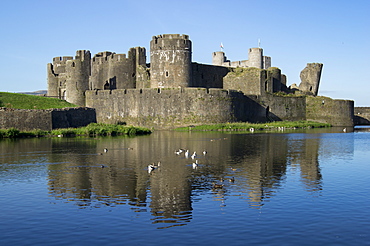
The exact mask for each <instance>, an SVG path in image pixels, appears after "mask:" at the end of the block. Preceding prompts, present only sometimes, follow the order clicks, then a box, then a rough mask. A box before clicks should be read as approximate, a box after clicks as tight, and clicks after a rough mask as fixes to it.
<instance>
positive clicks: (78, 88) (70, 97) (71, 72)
mask: <svg viewBox="0 0 370 246" xmlns="http://www.w3.org/2000/svg"><path fill="white" fill-rule="evenodd" d="M90 63H91V54H90V51H86V50H78V51H77V52H76V57H75V59H74V60H68V61H67V62H66V100H67V102H70V103H73V104H76V105H78V106H85V91H87V90H88V89H89V76H90V74H91V66H90Z"/></svg>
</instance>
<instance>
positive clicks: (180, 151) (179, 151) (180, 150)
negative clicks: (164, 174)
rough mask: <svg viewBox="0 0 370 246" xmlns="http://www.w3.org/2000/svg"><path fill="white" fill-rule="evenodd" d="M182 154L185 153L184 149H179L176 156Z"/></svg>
mask: <svg viewBox="0 0 370 246" xmlns="http://www.w3.org/2000/svg"><path fill="white" fill-rule="evenodd" d="M182 152H183V150H182V149H179V150H176V151H175V154H176V155H179V154H181V153H182Z"/></svg>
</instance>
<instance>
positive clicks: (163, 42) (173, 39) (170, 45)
mask: <svg viewBox="0 0 370 246" xmlns="http://www.w3.org/2000/svg"><path fill="white" fill-rule="evenodd" d="M150 49H151V50H185V51H189V52H191V40H190V39H189V35H185V34H182V35H180V34H162V35H157V36H153V39H152V41H151V42H150Z"/></svg>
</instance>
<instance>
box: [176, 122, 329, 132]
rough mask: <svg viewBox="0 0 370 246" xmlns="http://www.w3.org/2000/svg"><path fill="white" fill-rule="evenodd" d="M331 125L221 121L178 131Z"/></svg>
mask: <svg viewBox="0 0 370 246" xmlns="http://www.w3.org/2000/svg"><path fill="white" fill-rule="evenodd" d="M322 127H331V125H330V124H326V123H318V122H313V121H275V122H269V123H258V124H255V123H248V122H245V123H244V122H243V123H221V124H212V125H199V126H191V127H180V128H176V129H175V130H177V131H250V129H253V130H254V131H260V130H276V129H279V128H280V129H281V128H284V129H296V128H322Z"/></svg>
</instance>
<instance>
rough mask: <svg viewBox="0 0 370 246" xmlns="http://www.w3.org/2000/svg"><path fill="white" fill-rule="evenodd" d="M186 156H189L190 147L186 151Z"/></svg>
mask: <svg viewBox="0 0 370 246" xmlns="http://www.w3.org/2000/svg"><path fill="white" fill-rule="evenodd" d="M185 158H189V150H188V149H187V150H186V152H185Z"/></svg>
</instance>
